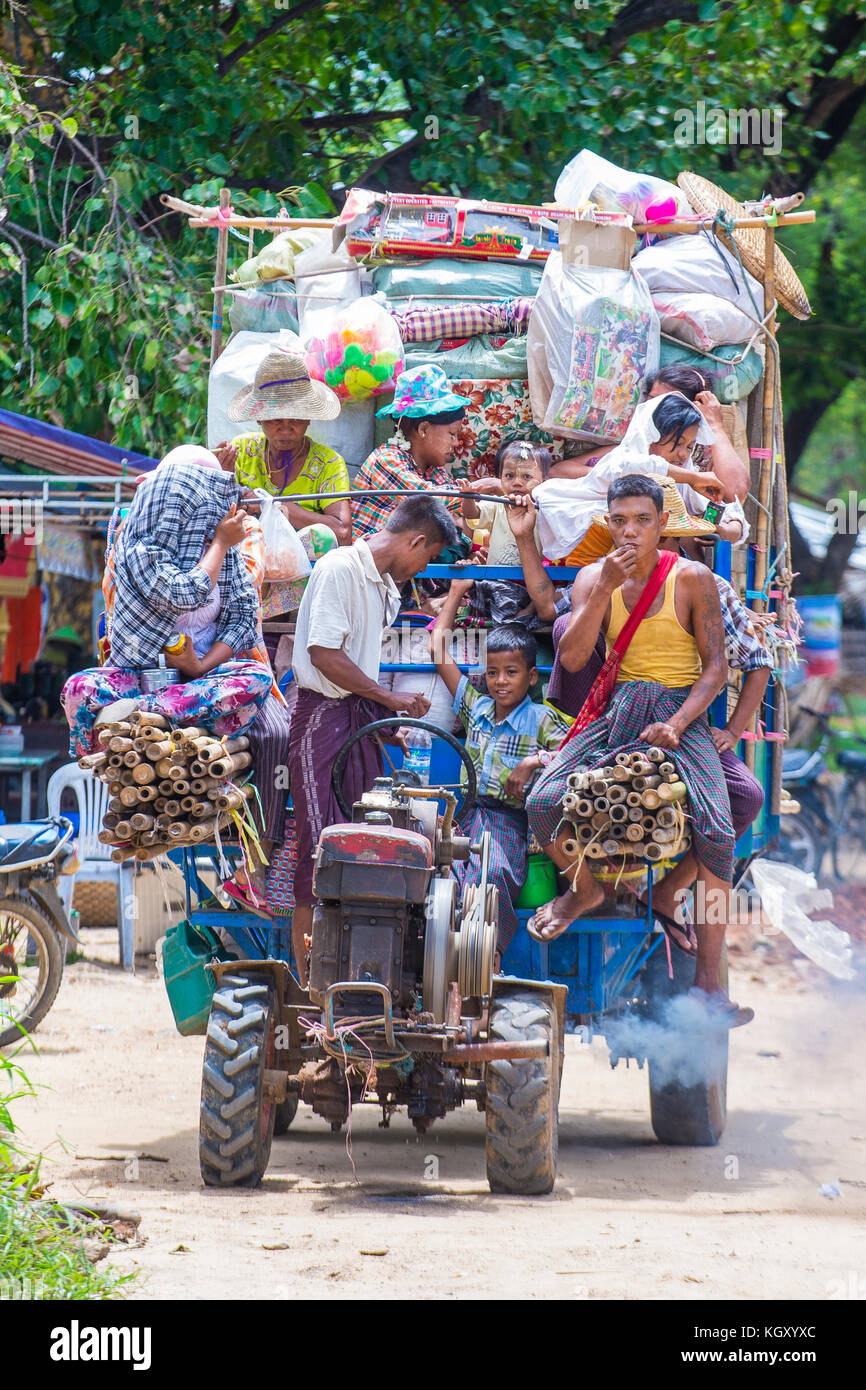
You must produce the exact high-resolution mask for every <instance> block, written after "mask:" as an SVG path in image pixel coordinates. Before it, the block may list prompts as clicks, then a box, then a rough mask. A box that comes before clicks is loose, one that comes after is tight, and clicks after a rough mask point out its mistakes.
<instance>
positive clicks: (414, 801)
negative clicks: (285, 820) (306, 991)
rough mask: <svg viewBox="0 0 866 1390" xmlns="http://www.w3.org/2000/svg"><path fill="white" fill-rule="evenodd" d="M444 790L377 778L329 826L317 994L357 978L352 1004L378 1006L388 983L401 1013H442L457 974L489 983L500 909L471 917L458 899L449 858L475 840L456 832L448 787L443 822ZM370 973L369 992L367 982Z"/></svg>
mask: <svg viewBox="0 0 866 1390" xmlns="http://www.w3.org/2000/svg"><path fill="white" fill-rule="evenodd" d="M436 795H437V791H436V789H433V788H431V789H429V790H428V789H427V788H424V789H423V790H422V791H421V792H418V791H416V790H415V789H413V788H408V787H403V786H400V785H398V786H395V785H394V783H393V782H392V781H391V779H390V778H387V777H381V778H377V780H376V782H375V784H374V786H373V790H372V791H370V792H366V793H365V794H364V796H363V797H362V798H361V800H360V801H358V802H356V804H355V805H354V807H353V808H352V822H351V823H350V824H344V825H332V826H328V827H327V828H326V829H325V830H323V831H322V834H321V837H320V839H319V844H318V848H317V850H316V857H315V871H314V879H313V887H314V891H315V894H316V897H317V898H318V900H319V901H318V905H317V907H316V909H315V912H314V914H313V931H312V944H311V950H310V998H311V999H312V1001H313V1002H314V1003H316V1004H319V1005H320V1006H323V1005H324V1004H325V999H326V995H327V992H328V990H329V989H330V988H331V987H332V986H333V985H335V984H337V983H345V984H352V985H354V986H355V988H354V989H353V990H352V991H351V994H350V995H349V994H348V992H347V999H348V1000H349V1003H348V1004H347V1006H346V1010H345V1011H347V1012H349V1013H351V1014H353V1015H358V1014H362V1015H363V1014H366V1013H370V1014H371V1015H377V1014H381V1012H382V998H383V987H384V989H385V990H387V992H388V996H389V998H390V1006H391V1008H392V1009H393V1012H394V1013H395V1014H396V1015H402V1016H403V1017H406V1016H408V1015H413V1014H414V1015H415V1016H416V1017H417V1015H418V1014H419V1013H420V1012H421V1011H422V1010H423V1011H424V1012H425V1013H427V1014H428V1015H429V1016H431V1017H432V1019H434V1020H435V1021H436V1022H439V1021H442V1020H443V1019H444V1018H445V1015H446V1011H447V1002H446V1001H447V996H448V992H449V990H450V988H451V985H452V984H453V983H457V982H458V981H459V982H461V984H462V989H461V993H462V994H463V995H464V996H466V995H475V994H481V993H483V992H484V990H483V988H482V986H483V983H484V980H483V979H482V976H483V977H484V978H486V975H487V974H488V973H489V968H490V967H492V959H493V940H494V937H495V921H496V914H495V910H493V911H492V913H491V912H487V913H483V912H481V911H479V912H477V913H473V914H471V920H470V918H469V917H467V915H466V903H465V901H464V902H463V903H462V904H461V902H460V901H458V892H457V881H456V879H455V878H454V875H453V874H452V873H450V872H449V866H450V865H451V863H452V862H453V861H454V860H455V859H468V858H469V853H470V847H469V841H468V840H467V839H466V838H465V837H463V836H460V835H452V834H451V816H452V813H453V802H454V798H453V796H452V795H451V794H450V793H447V792H446V793H444V795H445V796H446V799H448V800H449V801H450V808H449V810H448V812H447V813H446V815H445V817H444V818H443V819H442V820H441V821H440V817H439V815H438V807H437V803H436V800H435V797H436ZM491 891H492V890H491ZM490 906H491V908H493V904H492V903H491V904H490ZM463 919H465V929H464V930H462V931H461V930H458V925H459V924H460V922H461V920H463ZM461 948H462V949H461ZM476 976H478V981H477V982H475V977H476ZM366 982H369V983H370V985H371V989H370V992H369V995H365V994H364V992H363V990H361V989H359V986H362V985H363V984H364V983H366ZM338 1011H339V1010H338Z"/></svg>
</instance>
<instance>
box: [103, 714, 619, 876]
mask: <svg viewBox="0 0 866 1390" xmlns="http://www.w3.org/2000/svg"><path fill="white" fill-rule="evenodd" d="M95 742H96V748H95V750H94V752H93V753H88V754H87V755H86V756H85V757H83V758H81V759H80V765H81V766H82V767H83V768H85V769H87V770H88V771H90V772H93V773H94V774H95V775H96V776H97V777H99V778H100V779H101V780H102V781H103V782H105V783H106V785H107V787H108V790H109V801H108V809H107V810H106V812H105V815H104V817H103V822H102V827H101V829H100V830H99V832H98V836H99V841H100V843H101V844H104V845H110V846H111V857H112V860H113V861H114V862H115V863H118V864H121V863H123V862H125V861H126V860H129V859H136V860H139V861H142V862H145V861H147V860H150V859H156V858H158V857H159V856H160V855H162V854H165V853H166V851H167V850H168V849H169V848H175V847H177V846H179V845H194V844H201V843H206V842H209V841H212V840H213V839H214V837H215V835H216V833H217V831H218V830H220V829H225V828H226V827H228V826H229V825H231V820H232V816H233V815H236V814H237V813H238V812H239V811H243V810H244V808H245V806H246V803H247V800H248V799H249V798H251V797H253V796H254V795H255V792H254V788H253V787H252V786H251V785H247V786H244V787H239V786H237V785H235V778H236V777H237V776H238V775H239V774H240V775H241V776H248V772H247V769H249V768H250V767H251V766H252V756H251V754H250V752H249V746H250V745H249V740H248V739H247V738H244V737H242V736H241V737H236V738H227V739H220V738H216V737H215V736H214V735H213V734H210V733H208V731H207V730H206V729H203V728H199V727H193V728H187V729H173V728H172V727H171V725H170V723H169V721H168V720H167V719H165V718H163V716H162V715H158V714H149V713H146V712H144V711H141V710H138V711H136V712H135V713H133V714H132V715H130V717H129V719H128V720H122V721H118V722H116V723H113V724H106V725H102V726H99V728H98V729H97V730H96V739H95ZM585 784H586V780H585V778H584V777H583V775H582V774H581V780H580V785H581V787H583V786H585ZM574 801H575V803H578V802H581V801H582V802H583V804H585V805H588V807H589V810H590V812H591V811H592V809H593V808H592V803H591V802H587V801H586V798H579V797H577V796H574ZM586 828H587V830H589V834H590V835H592V833H593V832H592V830H590V829H589V827H586ZM576 843H577V841H576ZM581 843H583V840H582V839H581Z"/></svg>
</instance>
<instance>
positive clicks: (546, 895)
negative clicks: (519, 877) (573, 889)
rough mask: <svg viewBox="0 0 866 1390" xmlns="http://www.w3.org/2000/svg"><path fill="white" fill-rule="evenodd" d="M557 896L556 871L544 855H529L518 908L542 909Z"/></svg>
mask: <svg viewBox="0 0 866 1390" xmlns="http://www.w3.org/2000/svg"><path fill="white" fill-rule="evenodd" d="M556 894H557V883H556V869H555V867H554V865H553V861H552V860H550V859H548V857H547V855H546V854H530V856H529V859H528V861H527V868H526V882H525V883H524V885H523V887H522V888H521V890H520V897H519V898H518V899H517V906H518V907H543V906H544V904H545V903H549V902H550V900H551V899H552V898H555V897H556Z"/></svg>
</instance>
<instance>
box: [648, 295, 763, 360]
mask: <svg viewBox="0 0 866 1390" xmlns="http://www.w3.org/2000/svg"><path fill="white" fill-rule="evenodd" d="M652 302H653V305H654V306H655V310H656V313H657V314H658V316H659V318H660V319H661V331H662V333H669V334H670V336H671V337H672V338H678V339H679V340H680V342H681V343H689V344H690V345H691V346H692V347H696V348H698V349H699V351H701V352H712V350H713V348H716V347H719V346H720V344H722V343H742V342H744V341H745V340H746V339H748V338H750V337H751V336H752V334H753V333H754V331H755V328H756V327H757V325H756V323H755V322H754V320H753V319H749V318H746V315H745V314H743V313H741V311H740V310H739V309H738V308H737V307H736V305H734V304H729V303H728V301H727V300H726V299H719V297H718V295H715V294H682V293H680V292H679V291H678V290H657V291H656V293H655V294H654V295H653V297H652Z"/></svg>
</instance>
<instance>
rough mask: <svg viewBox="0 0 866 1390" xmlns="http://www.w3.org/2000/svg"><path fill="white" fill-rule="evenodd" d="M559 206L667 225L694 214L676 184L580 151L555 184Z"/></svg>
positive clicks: (597, 155)
mask: <svg viewBox="0 0 866 1390" xmlns="http://www.w3.org/2000/svg"><path fill="white" fill-rule="evenodd" d="M554 196H555V198H556V201H557V203H563V204H564V205H565V206H566V207H570V208H574V207H577V206H579V204H581V203H597V204H598V206H599V207H602V208H607V209H608V210H609V211H611V212H627V213H629V214H630V215H631V216H632V217H633V218H634V220H635V222H668V221H670V220H671V219H673V218H674V217H678V216H684V215H687V214H689V213H691V207H690V206H689V201H688V199H687V198H686V195H685V194H684V193H683V192H682V190H681V189H679V188H677V186H676V184H675V183H668V181H667V179H657V178H655V177H654V176H653V175H652V174H632V173H630V172H629V170H628V169H620V168H619V167H618V166H617V165H616V164H611V162H610V160H608V159H602V157H601V155H599V154H595V153H594V151H592V150H581V151H580V153H579V154H576V155H575V157H574V159H572V160H571V162H570V163H568V164H566V166H565V168H564V169H563V171H562V173H561V174H560V176H559V178H558V179H557V180H556V190H555V194H554Z"/></svg>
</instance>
